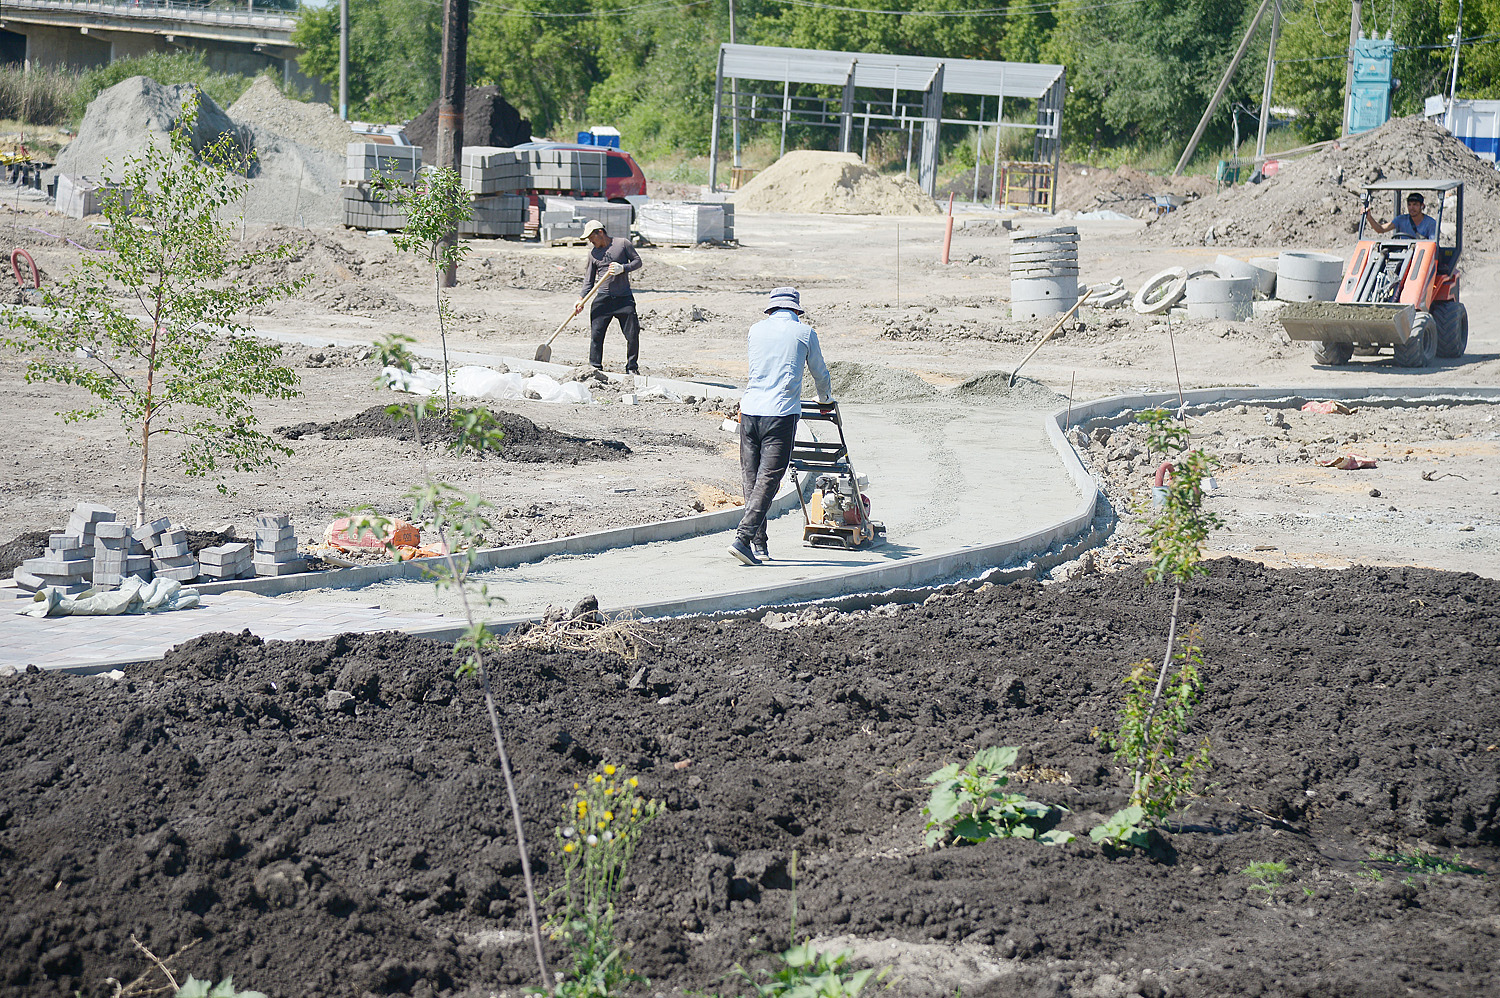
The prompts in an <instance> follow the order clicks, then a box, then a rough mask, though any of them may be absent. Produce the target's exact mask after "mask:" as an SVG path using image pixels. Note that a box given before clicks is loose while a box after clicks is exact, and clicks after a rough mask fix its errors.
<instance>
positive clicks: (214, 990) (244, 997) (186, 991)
mask: <svg viewBox="0 0 1500 998" xmlns="http://www.w3.org/2000/svg"><path fill="white" fill-rule="evenodd" d="M172 998H266V996H265V995H263V994H261V993H260V992H259V991H236V990H235V989H234V978H233V977H226V978H224V979H223V980H222V981H220V982H219V983H218V984H214V985H212V986H210V984H209V982H208V981H200V980H198V979H197V978H196V977H194V976H193V975H191V974H189V975H188V979H187V983H185V984H183V986H182V987H180V988H178V989H177V991H176V993H175V994H174V995H173V996H172Z"/></svg>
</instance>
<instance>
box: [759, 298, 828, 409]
mask: <svg viewBox="0 0 1500 998" xmlns="http://www.w3.org/2000/svg"><path fill="white" fill-rule="evenodd" d="M749 355H750V380H749V382H748V383H747V384H746V385H745V394H744V395H743V396H742V397H741V399H740V412H742V413H744V414H745V415H747V416H791V415H795V414H796V413H800V412H801V411H802V368H803V366H804V365H806V367H807V369H808V370H809V371H811V372H812V376H813V383H814V385H815V386H816V387H817V390H818V401H819V402H832V401H833V379H832V377H831V376H830V375H829V373H828V365H827V364H826V363H824V361H823V351H822V349H821V348H820V347H819V346H818V334H817V333H816V332H815V331H814V330H813V328H812V327H811V326H809V325H807V324H806V323H804V322H802V320H801V317H800V316H798V315H797V313H796V312H794V311H793V310H791V309H789V308H779V309H777V310H776V311H775V312H773V313H771V315H770V316H769V317H768V318H765V319H762V320H761V321H759V322H757V323H756V324H755V325H753V326H751V327H750V337H749Z"/></svg>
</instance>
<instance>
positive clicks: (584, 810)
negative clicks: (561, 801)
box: [578, 800, 589, 814]
mask: <svg viewBox="0 0 1500 998" xmlns="http://www.w3.org/2000/svg"><path fill="white" fill-rule="evenodd" d="M578 813H579V814H588V813H589V802H588V801H586V800H581V801H579V802H578Z"/></svg>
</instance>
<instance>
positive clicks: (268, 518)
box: [255, 513, 292, 530]
mask: <svg viewBox="0 0 1500 998" xmlns="http://www.w3.org/2000/svg"><path fill="white" fill-rule="evenodd" d="M291 523H292V514H290V513H257V514H255V528H256V530H260V529H261V528H262V527H273V528H274V527H287V526H291Z"/></svg>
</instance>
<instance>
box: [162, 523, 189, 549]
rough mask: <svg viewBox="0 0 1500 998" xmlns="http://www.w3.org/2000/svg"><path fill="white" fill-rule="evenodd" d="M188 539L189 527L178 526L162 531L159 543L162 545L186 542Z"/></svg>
mask: <svg viewBox="0 0 1500 998" xmlns="http://www.w3.org/2000/svg"><path fill="white" fill-rule="evenodd" d="M187 539H188V536H187V528H186V527H183V526H176V527H173V528H172V529H171V530H163V531H162V532H161V540H160V541H158V542H157V545H158V546H160V545H162V544H186V543H187Z"/></svg>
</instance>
